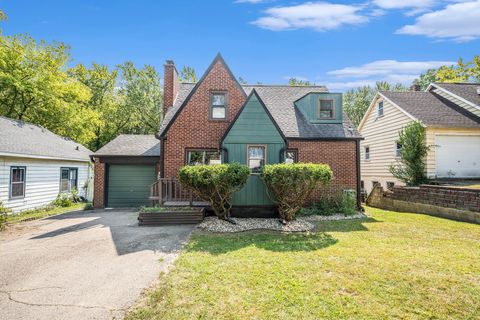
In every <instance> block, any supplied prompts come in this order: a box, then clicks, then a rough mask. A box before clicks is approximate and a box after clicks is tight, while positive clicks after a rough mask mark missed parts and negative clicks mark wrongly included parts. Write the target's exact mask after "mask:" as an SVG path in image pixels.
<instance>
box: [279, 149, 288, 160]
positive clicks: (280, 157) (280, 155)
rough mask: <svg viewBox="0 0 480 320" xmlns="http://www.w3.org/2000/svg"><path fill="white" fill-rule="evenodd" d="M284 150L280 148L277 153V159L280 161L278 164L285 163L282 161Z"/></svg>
mask: <svg viewBox="0 0 480 320" xmlns="http://www.w3.org/2000/svg"><path fill="white" fill-rule="evenodd" d="M285 150H286V148H281V149H280V151H279V155H278V159H279V160H280V162H279V163H283V162H285V159H284V157H285Z"/></svg>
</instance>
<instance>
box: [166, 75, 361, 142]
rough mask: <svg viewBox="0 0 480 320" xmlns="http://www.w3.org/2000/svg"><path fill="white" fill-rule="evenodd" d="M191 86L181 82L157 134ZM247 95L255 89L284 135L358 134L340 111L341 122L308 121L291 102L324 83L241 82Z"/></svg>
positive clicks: (180, 103)
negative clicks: (322, 122)
mask: <svg viewBox="0 0 480 320" xmlns="http://www.w3.org/2000/svg"><path fill="white" fill-rule="evenodd" d="M194 87H195V84H192V83H182V84H181V85H180V88H179V92H178V95H177V97H176V99H175V102H174V104H173V106H172V107H171V108H170V109H169V110H168V111H167V114H166V115H165V118H164V120H163V122H162V124H161V125H160V135H162V134H164V133H165V129H166V128H167V126H168V124H169V123H170V122H171V121H172V119H173V118H174V116H175V114H176V113H177V112H178V111H179V110H180V107H181V105H182V104H183V102H184V101H185V99H186V98H187V97H188V95H189V94H190V92H191V91H192V90H193V88H194ZM242 88H243V90H244V91H245V93H246V94H247V95H249V94H250V92H251V91H252V90H253V89H255V91H257V93H258V95H259V97H260V99H262V101H263V102H264V103H265V106H266V107H267V109H268V111H269V112H270V113H271V115H272V117H273V118H274V119H275V121H276V122H277V124H278V126H279V127H280V130H282V132H283V134H284V135H285V137H287V138H359V137H360V134H359V133H358V131H357V130H356V128H355V126H354V125H353V124H352V123H351V121H350V120H349V119H348V117H347V116H346V115H345V114H343V117H344V121H343V124H312V123H310V122H309V121H308V120H307V119H306V118H305V117H304V116H303V114H302V113H301V112H300V111H299V110H298V109H297V108H295V106H294V102H295V101H296V100H298V99H300V98H301V97H303V96H304V95H306V94H308V93H315V92H328V89H327V88H326V87H325V86H288V85H242Z"/></svg>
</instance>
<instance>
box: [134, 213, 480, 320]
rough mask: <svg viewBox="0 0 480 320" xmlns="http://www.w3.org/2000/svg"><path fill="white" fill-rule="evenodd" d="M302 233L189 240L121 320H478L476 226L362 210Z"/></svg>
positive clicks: (479, 230)
mask: <svg viewBox="0 0 480 320" xmlns="http://www.w3.org/2000/svg"><path fill="white" fill-rule="evenodd" d="M367 213H368V215H369V216H370V218H368V219H364V220H354V221H335V222H319V223H318V227H319V230H320V231H319V232H316V233H309V234H280V233H266V232H262V233H240V234H230V235H200V234H197V235H193V236H192V237H191V238H190V242H189V244H188V245H187V246H186V248H185V249H184V250H183V251H182V253H181V255H180V256H179V258H178V260H177V262H176V263H175V268H174V269H173V270H172V271H171V272H170V273H169V274H167V275H161V276H160V281H159V285H157V287H156V288H154V289H152V290H150V291H149V292H148V293H147V296H146V297H145V299H144V301H142V303H141V304H140V305H139V306H138V307H137V308H136V309H134V310H133V311H132V312H130V313H129V314H128V315H127V319H130V320H132V319H480V226H479V225H474V224H468V223H461V222H455V221H450V220H446V219H441V218H435V217H430V216H426V215H419V214H409V213H397V212H389V211H384V210H378V209H373V208H367Z"/></svg>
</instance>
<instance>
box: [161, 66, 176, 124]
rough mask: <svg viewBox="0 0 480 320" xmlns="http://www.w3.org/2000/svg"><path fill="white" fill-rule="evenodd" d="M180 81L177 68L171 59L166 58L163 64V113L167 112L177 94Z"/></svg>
mask: <svg viewBox="0 0 480 320" xmlns="http://www.w3.org/2000/svg"><path fill="white" fill-rule="evenodd" d="M179 84H180V82H179V80H178V72H177V68H175V63H173V60H167V61H166V62H165V65H164V76H163V115H164V116H165V114H166V113H167V110H168V108H170V107H171V106H172V105H173V101H174V100H175V97H176V96H177V92H178V86H179Z"/></svg>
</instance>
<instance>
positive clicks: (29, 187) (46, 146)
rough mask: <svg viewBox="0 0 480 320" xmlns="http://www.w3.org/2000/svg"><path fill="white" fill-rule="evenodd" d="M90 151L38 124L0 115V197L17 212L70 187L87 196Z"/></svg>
mask: <svg viewBox="0 0 480 320" xmlns="http://www.w3.org/2000/svg"><path fill="white" fill-rule="evenodd" d="M92 153H93V152H91V151H90V150H88V149H87V148H85V147H84V146H82V145H80V144H78V143H76V142H74V141H72V140H69V139H66V138H63V137H60V136H57V135H56V134H54V133H52V132H50V131H48V130H47V129H45V128H42V127H40V126H36V125H33V124H30V123H27V122H22V121H18V120H12V119H9V118H5V117H0V201H2V202H3V204H4V206H5V207H7V208H9V209H11V210H12V211H13V212H19V211H24V210H28V209H34V208H39V207H42V206H45V205H47V204H49V203H51V202H52V201H53V200H54V199H55V198H56V197H57V195H58V194H59V193H60V192H70V191H71V190H72V188H77V190H78V192H79V194H80V195H81V196H83V197H85V198H87V199H89V200H91V199H92V195H93V190H92V188H93V181H92V179H93V172H92V166H91V164H90V157H89V155H90V154H92Z"/></svg>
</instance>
